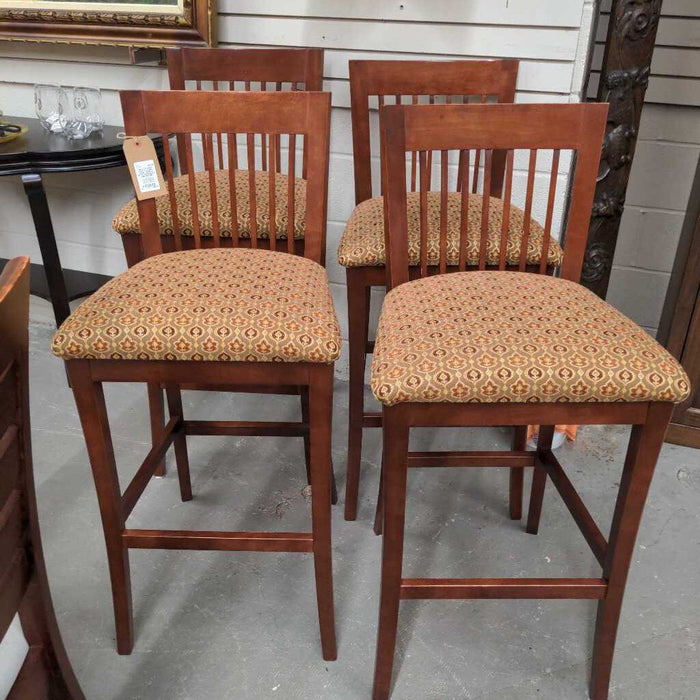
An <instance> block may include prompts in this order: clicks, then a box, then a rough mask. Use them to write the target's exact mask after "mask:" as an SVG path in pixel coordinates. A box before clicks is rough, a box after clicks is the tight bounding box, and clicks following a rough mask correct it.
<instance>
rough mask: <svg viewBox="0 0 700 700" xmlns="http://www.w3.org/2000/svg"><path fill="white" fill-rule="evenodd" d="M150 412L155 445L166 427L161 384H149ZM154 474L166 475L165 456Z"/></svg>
mask: <svg viewBox="0 0 700 700" xmlns="http://www.w3.org/2000/svg"><path fill="white" fill-rule="evenodd" d="M147 386H148V414H149V416H150V418H151V441H152V442H151V444H153V445H155V444H156V442H157V441H158V439H159V438H160V435H161V433H162V432H163V428H164V427H165V407H164V405H163V391H162V389H161V388H160V384H154V383H152V382H151V383H149V384H148V385H147ZM154 476H165V457H163V460H162V461H161V462H160V464H159V465H158V466H157V467H156V470H155V472H154Z"/></svg>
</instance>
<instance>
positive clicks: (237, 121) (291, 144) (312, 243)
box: [121, 90, 331, 264]
mask: <svg viewBox="0 0 700 700" xmlns="http://www.w3.org/2000/svg"><path fill="white" fill-rule="evenodd" d="M121 102H122V110H123V113H124V126H125V132H126V137H127V138H129V137H133V136H142V135H144V134H147V133H151V134H162V135H163V137H164V138H163V145H164V152H165V154H164V155H165V163H166V172H165V173H164V178H165V181H166V184H167V190H168V193H167V195H166V196H167V198H168V200H167V201H168V205H169V210H168V212H169V216H170V217H171V222H170V224H171V225H172V234H173V235H172V236H161V235H160V228H161V227H160V225H159V220H158V205H157V202H158V199H164V197H159V198H158V199H145V200H141V201H138V202H137V207H138V215H139V222H140V228H141V242H142V246H143V256H142V257H148V256H151V255H157V254H159V253H162V252H170V250H182V249H183V248H201V247H220V246H234V247H238V246H244V247H252V248H258V247H264V248H270V249H272V250H282V249H284V250H285V251H286V252H289V253H294V252H295V250H296V248H295V237H297V238H298V237H301V236H303V254H304V256H305V257H308V258H311V259H312V260H315V261H316V262H319V263H321V264H323V262H324V253H325V247H326V207H327V189H328V149H329V135H330V111H331V102H330V94H329V93H323V92H221V91H219V92H214V91H197V92H195V91H180V90H173V91H169V92H155V91H153V92H146V91H144V92H140V91H123V92H122V93H121ZM217 133H222V134H226V135H228V136H229V142H228V143H233V142H234V140H233V138H231V137H232V135H234V134H242V135H244V141H245V147H244V148H243V149H241V148H228V147H227V148H226V149H225V158H226V165H227V167H226V169H225V170H219V171H217V170H216V168H215V166H214V156H213V138H212V137H213V135H214V134H217ZM168 134H177V135H180V136H181V137H182V139H183V141H184V145H185V154H184V158H185V162H186V163H187V175H186V177H187V183H188V198H187V202H186V205H183V204H182V202H181V201H180V202H179V201H178V197H177V196H176V194H177V192H176V186H175V184H176V183H175V176H174V173H173V167H172V163H171V157H170V147H169V145H168V139H167V138H166V136H167V135H168ZM197 137H200V138H201V144H200V143H198V142H196V139H197ZM264 137H268V143H269V148H268V149H267V151H266V153H265V159H266V161H267V171H268V172H267V174H266V177H265V179H264V180H263V183H264V188H261V187H259V186H258V185H259V183H260V177H259V172H258V173H256V162H257V163H259V162H260V156H261V152H260V148H259V146H260V144H261V142H262V139H263V138H264ZM270 137H272V138H270ZM302 140H303V143H304V144H305V147H306V150H307V154H308V163H307V177H306V178H305V180H300V179H299V178H297V177H296V173H297V172H298V171H299V170H298V166H297V161H298V158H299V155H300V153H299V150H300V149H299V143H300V142H301V141H302ZM195 143H196V145H197V146H201V149H202V151H203V158H202V159H201V160H202V161H203V169H201V168H200V170H199V172H201V173H206V175H204V176H202V177H200V178H199V179H197V178H196V174H197V171H196V168H195V165H196V164H195V157H194V145H195ZM278 164H279V165H280V168H279V169H278ZM197 165H201V164H200V163H197ZM237 171H238V172H237ZM285 183H286V184H285ZM178 184H182V183H178ZM280 184H283V185H284V188H283V189H284V191H282V188H281V187H278V185H280ZM263 189H264V190H265V191H262V190H263ZM198 190H199V191H198ZM220 199H222V200H223V199H227V200H228V204H229V207H228V216H229V220H228V221H227V222H226V223H228V225H229V226H230V231H229V233H230V235H228V234H227V235H225V236H224V235H221V229H222V213H221V207H220V206H219V205H220V204H221V202H220V201H219V200H220ZM263 199H264V200H266V202H265V206H266V207H267V219H268V220H267V224H266V225H267V232H265V231H262V230H261V222H259V221H258V214H257V209H258V206H259V205H260V204H261V202H260V201H259V200H263ZM242 200H247V201H245V202H244V201H242ZM244 204H245V207H246V208H247V211H248V213H249V230H248V231H245V232H242V231H241V230H240V224H239V220H238V219H239V217H238V210H239V209H242V208H243V205H244ZM185 206H187V207H191V212H185V211H184V209H185ZM302 206H303V207H305V213H304V215H303V216H299V208H300V207H302ZM203 207H207V209H206V211H203V210H202V209H203ZM200 210H202V211H200ZM185 213H187V216H188V218H189V220H191V226H192V230H191V232H189V233H190V234H191V235H183V231H182V225H181V224H182V218H183V215H184V214H185ZM161 214H162V212H161ZM278 215H280V221H281V222H282V225H285V227H286V241H285V240H284V239H280V240H278V237H277V235H276V229H277V225H278V223H277V222H278ZM263 223H264V222H263ZM170 224H169V225H170ZM203 226H206V227H209V226H210V231H206V232H205V231H203ZM300 227H301V228H302V229H303V230H302V231H300ZM205 233H206V234H207V235H204V234H205ZM244 233H245V235H244ZM164 245H166V246H170V248H168V249H164Z"/></svg>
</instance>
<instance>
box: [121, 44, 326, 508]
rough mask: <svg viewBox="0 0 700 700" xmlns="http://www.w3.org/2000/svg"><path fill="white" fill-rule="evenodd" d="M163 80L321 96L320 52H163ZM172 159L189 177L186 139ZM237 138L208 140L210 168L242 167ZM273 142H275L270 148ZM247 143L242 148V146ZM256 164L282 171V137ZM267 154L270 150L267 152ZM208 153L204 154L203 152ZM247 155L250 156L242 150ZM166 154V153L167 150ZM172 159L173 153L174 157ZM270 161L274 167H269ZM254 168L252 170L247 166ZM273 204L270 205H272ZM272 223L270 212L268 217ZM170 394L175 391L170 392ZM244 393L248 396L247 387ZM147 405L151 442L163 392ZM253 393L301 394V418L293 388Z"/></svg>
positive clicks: (296, 246) (263, 140)
mask: <svg viewBox="0 0 700 700" xmlns="http://www.w3.org/2000/svg"><path fill="white" fill-rule="evenodd" d="M166 58H167V65H168V78H169V82H170V89H171V90H185V89H187V88H188V87H189V88H194V89H196V90H204V89H210V90H212V91H214V92H217V91H226V90H235V89H238V90H243V91H245V92H249V91H251V90H252V89H253V88H255V87H256V86H257V88H258V89H259V90H260V91H261V92H266V91H282V90H292V91H296V90H306V91H320V90H322V89H323V49H268V48H262V49H209V48H171V49H168V50H167V51H166ZM175 138H176V141H177V152H176V153H177V158H178V164H179V172H180V173H181V174H183V175H186V174H187V173H188V156H187V139H186V135H185V134H176V136H175ZM241 138H246V140H248V137H247V136H246V137H241V136H238V135H235V134H222V133H214V134H212V135H211V144H207V145H208V146H210V147H211V155H212V161H213V162H212V167H213V168H217V167H218V168H229V169H233V168H241V167H243V165H244V164H243V163H240V162H239V160H238V154H237V153H235V156H234V153H231V154H230V155H229V151H228V142H229V139H230V140H231V142H232V143H233V141H234V140H235V141H236V142H237V143H238V141H239V140H240V139H241ZM273 138H274V143H272V144H271V143H270V141H271V139H273ZM247 145H248V144H247V143H246V146H247ZM296 145H297V144H296V137H295V136H292V137H291V138H290V142H289V146H290V148H295V147H296ZM260 146H261V159H260V160H261V161H262V162H261V163H260V166H261V168H262V170H267V167H268V165H270V166H271V167H273V168H274V170H275V172H278V173H279V172H281V168H282V158H281V157H280V146H281V137H280V136H279V135H277V136H274V137H270V136H269V135H267V134H261V135H260ZM301 146H302V163H303V166H302V174H303V176H304V177H306V163H307V159H308V156H307V153H306V143H303V144H302V145H301ZM271 149H272V150H271ZM207 150H209V149H208V148H207ZM247 152H248V153H249V151H247ZM168 153H170V151H169V150H168ZM173 155H174V154H173ZM273 161H274V162H273ZM252 169H253V170H254V169H255V165H254V164H253V165H252ZM273 204H274V200H273ZM271 214H272V215H273V218H274V212H271ZM139 239H140V236H139V235H138V234H126V235H125V236H123V239H122V242H123V244H124V251H125V253H126V257H127V263H128V264H129V266H131V265H134V264H136V263H137V262H138V261H139V260H141V259H143V251H142V247H141V243H140V240H139ZM289 242H290V243H291V245H292V250H291V251H290V252H294V253H296V254H297V255H303V254H304V241H303V240H302V241H297V240H294V238H293V237H290V239H289ZM256 243H257V245H258V246H260V247H269V244H270V241H268V240H259V241H256ZM233 244H234V241H233V240H232V239H220V238H219V239H218V240H217V237H216V236H215V237H212V238H200V239H199V240H198V241H197V240H195V238H189V237H182V236H180V235H179V232H178V233H176V235H175V236H162V237H161V245H162V247H163V250H164V251H166V252H170V251H173V250H176V249H178V246H181V247H182V249H184V250H187V249H189V248H194V247H196V246H197V245H201V246H202V247H215V246H220V245H224V246H226V245H233ZM236 245H239V246H245V247H250V246H252V245H253V241H249V240H242V239H239V240H237V241H236ZM184 388H192V389H199V390H203V389H205V390H206V389H211V390H216V389H215V388H214V387H202V386H195V385H192V384H190V386H189V387H185V386H181V387H180V389H184ZM225 390H226V391H232V387H227V388H226V389H225ZM172 391H178V389H177V387H173V388H172ZM246 391H250V388H247V389H246ZM148 392H149V394H148V404H149V411H150V416H151V425H152V431H153V440H154V442H155V440H156V439H157V436H158V434H159V433H160V430H161V429H162V427H163V424H164V422H165V413H164V405H163V396H162V388H161V387H158V386H156V385H150V384H149V388H148ZM256 393H289V394H300V397H301V410H302V413H304V411H305V409H306V403H305V398H304V393H303V392H302V391H300V390H298V389H296V388H294V387H291V388H290V387H278V388H277V389H275V388H274V387H269V386H266V387H261V388H260V391H259V392H256ZM304 448H305V455H306V469H307V473H308V472H309V471H310V468H309V461H308V460H309V455H308V437H304ZM165 468H166V467H165V461H162V462H161V463H160V464H159V465H158V467H157V469H156V475H157V476H163V475H164V474H165ZM337 500H338V497H337V492H336V486H335V479H333V503H336V502H337Z"/></svg>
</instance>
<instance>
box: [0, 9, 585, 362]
mask: <svg viewBox="0 0 700 700" xmlns="http://www.w3.org/2000/svg"><path fill="white" fill-rule="evenodd" d="M218 8H219V18H218V19H219V45H220V46H222V47H226V46H231V47H235V46H319V47H323V48H324V49H325V51H326V54H325V76H324V78H325V88H326V89H328V90H331V91H332V93H333V105H334V110H333V124H332V139H331V151H332V155H331V166H330V187H329V228H328V255H327V259H328V268H329V274H330V278H331V283H332V287H333V294H334V298H335V301H336V305H337V310H338V315H339V317H340V319H341V322H342V323H343V325H345V318H346V306H345V287H344V271H343V270H342V269H341V268H339V267H338V265H337V264H336V263H335V257H336V256H335V252H336V248H337V243H338V240H339V238H340V235H341V233H342V230H343V227H344V224H345V221H346V219H347V218H348V216H349V214H350V212H351V211H352V207H353V204H354V194H353V193H354V187H353V175H352V142H351V133H350V112H349V109H348V107H349V86H348V68H347V62H348V59H350V58H375V57H384V58H415V57H428V58H435V59H438V60H439V59H446V58H453V57H466V58H498V57H510V58H519V59H521V64H520V74H519V79H518V92H517V98H516V99H517V100H518V101H528V102H568V101H578V100H579V99H580V92H581V89H582V82H583V71H584V66H585V60H586V52H587V48H588V44H589V36H590V31H591V18H592V0H538V2H537V3H536V9H535V8H534V7H533V3H532V2H531V0H470V2H464V0H432V1H431V2H430V3H427V2H424V0H355V1H354V2H343V1H341V0H219V4H218ZM35 82H59V83H63V84H68V85H80V84H84V85H96V86H99V87H101V88H102V89H103V94H104V98H103V99H104V109H105V113H106V117H107V122H108V123H112V124H121V123H122V121H121V113H120V108H119V98H118V91H119V89H122V88H131V89H138V88H142V89H162V88H165V87H166V84H167V80H166V75H165V71H164V69H162V68H158V67H152V66H132V65H129V63H128V55H127V52H126V50H122V49H114V48H98V47H79V46H75V47H72V46H51V45H44V46H42V45H28V44H11V43H4V42H0V109H3V110H4V111H5V112H6V113H8V114H16V115H20V116H32V115H33V91H32V86H33V84H34V83H35ZM46 184H47V190H48V196H49V200H50V206H51V209H52V213H53V217H54V224H55V228H56V235H57V238H58V241H59V248H60V252H61V256H62V259H63V262H64V265H65V266H66V267H72V268H76V269H86V270H94V271H97V272H103V273H106V274H114V273H118V272H120V271H122V270H123V269H124V267H125V264H124V259H123V253H122V250H121V243H120V241H119V240H118V238H117V236H116V234H114V233H113V232H112V231H111V227H110V221H111V218H112V216H113V214H114V213H115V212H116V211H117V209H118V208H119V206H120V205H121V204H122V203H123V202H124V201H125V200H126V199H127V198H128V197H129V196H130V185H129V181H128V176H127V173H126V171H125V169H123V168H120V169H116V170H106V171H101V172H93V173H83V174H73V175H67V176H62V175H48V176H46ZM560 189H561V188H560ZM0 202H2V216H0V256H5V257H7V256H10V255H16V254H20V253H29V254H31V255H32V257H33V258H34V259H38V258H39V251H38V248H37V245H36V242H35V240H34V234H33V229H32V224H31V219H30V216H29V212H28V208H27V204H26V202H25V200H24V196H23V193H22V187H21V184H20V183H19V181H18V179H17V178H3V179H0ZM535 213H537V212H535ZM346 357H347V355H346ZM341 370H342V367H341Z"/></svg>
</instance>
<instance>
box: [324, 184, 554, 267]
mask: <svg viewBox="0 0 700 700" xmlns="http://www.w3.org/2000/svg"><path fill="white" fill-rule="evenodd" d="M461 200H462V195H461V194H459V193H458V192H450V193H448V196H447V264H448V265H457V264H458V263H459V238H460V225H461V222H462V201H461ZM406 207H407V210H408V259H409V263H410V264H411V265H418V263H419V259H420V258H419V255H420V246H419V241H420V194H419V193H418V192H409V193H408V195H407V199H406ZM481 207H482V197H481V196H480V195H477V194H470V195H469V201H468V209H467V212H468V220H467V242H466V243H467V245H466V253H467V264H468V265H478V264H479V250H480V245H481ZM524 220H525V214H524V212H523V211H522V210H521V209H518V208H517V207H515V206H512V205H511V207H510V214H509V217H508V238H507V239H506V262H507V264H508V265H517V264H518V263H519V262H520V251H521V248H522V239H523V222H524ZM502 228H503V200H501V199H497V198H495V197H490V198H489V235H488V241H487V244H486V263H487V264H488V265H498V263H499V260H500V251H501V231H502ZM439 237H440V193H439V192H428V264H429V265H437V264H438V262H439V257H438V254H439V240H440V238H439ZM543 238H544V229H543V228H542V226H540V224H539V223H538V222H537V221H535V220H534V219H530V234H529V237H528V241H527V262H528V264H529V265H538V264H539V263H540V259H541V256H542V242H543ZM563 258H564V251H563V250H562V248H561V246H560V245H559V244H558V243H557V242H556V241H555V240H551V241H550V244H549V252H548V255H547V262H548V264H549V265H551V266H553V267H557V266H558V265H560V264H561V261H562V260H563ZM338 262H339V263H340V264H341V265H343V266H344V267H363V266H369V267H372V266H381V265H384V264H385V263H386V253H385V250H384V198H383V197H374V198H373V199H368V200H366V201H364V202H362V203H360V204H358V205H357V206H356V207H355V209H354V210H353V212H352V214H351V215H350V219H348V223H347V226H346V227H345V232H344V233H343V236H342V238H341V239H340V246H339V248H338Z"/></svg>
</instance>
